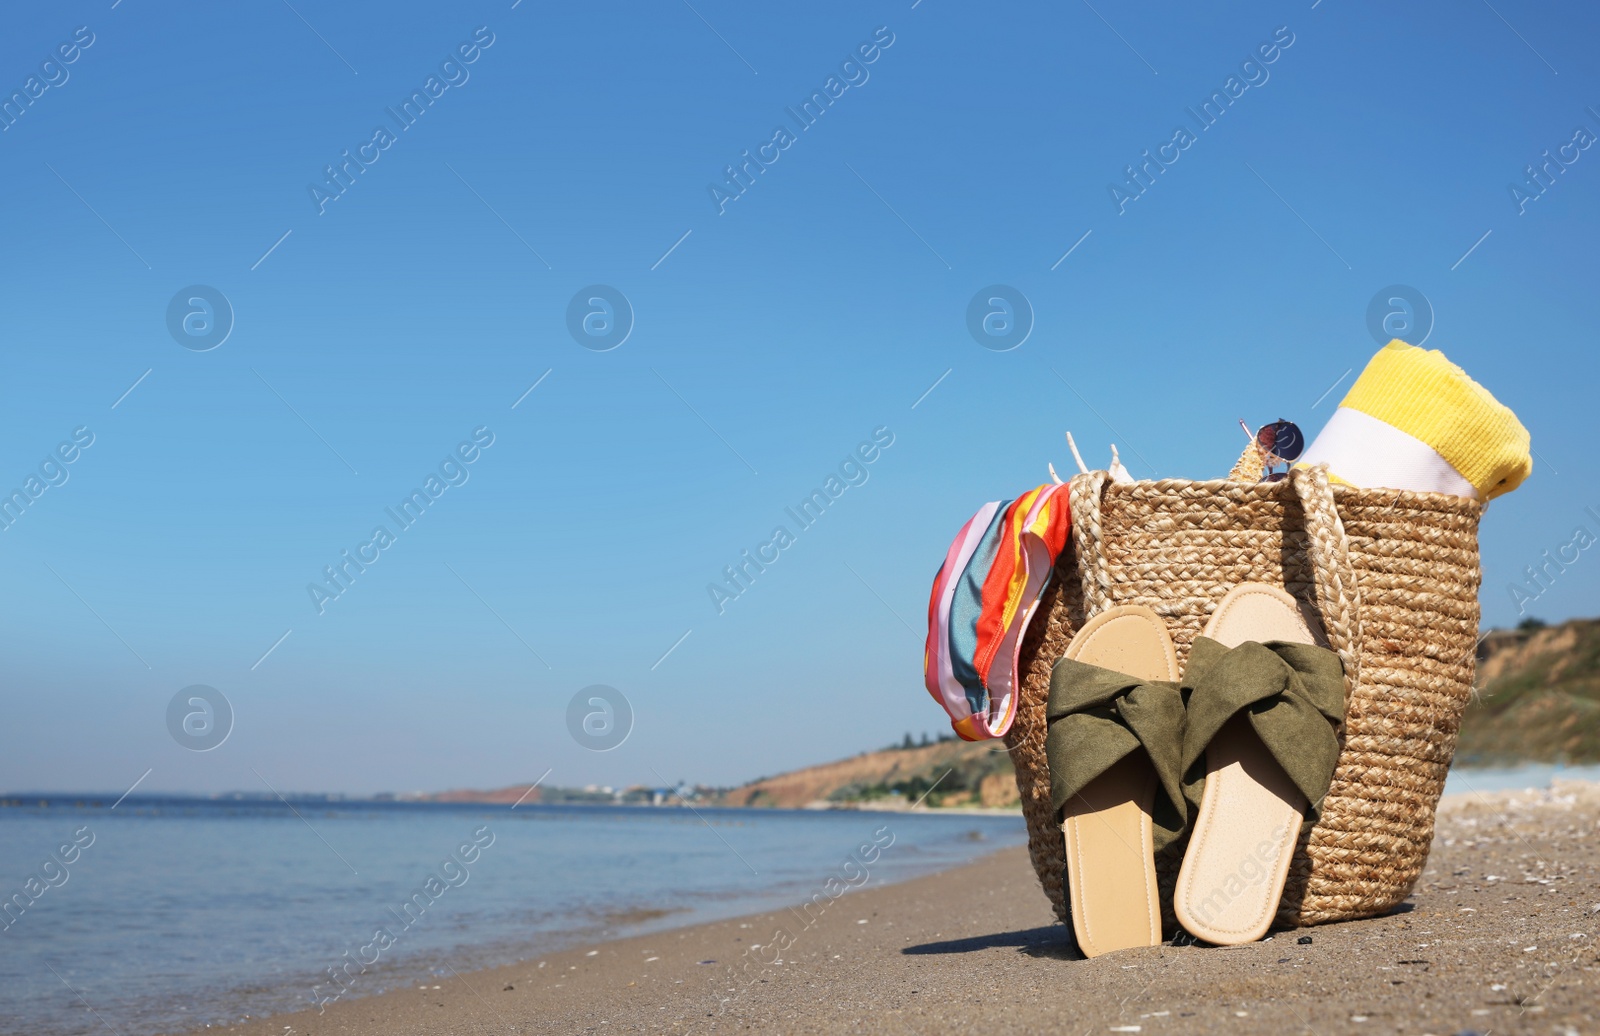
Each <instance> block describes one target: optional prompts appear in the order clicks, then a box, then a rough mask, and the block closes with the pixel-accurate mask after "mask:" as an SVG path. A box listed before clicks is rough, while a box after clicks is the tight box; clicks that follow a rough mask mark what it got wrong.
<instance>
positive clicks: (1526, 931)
mask: <svg viewBox="0 0 1600 1036" xmlns="http://www.w3.org/2000/svg"><path fill="white" fill-rule="evenodd" d="M1597 831H1600V785H1594V784H1588V783H1580V782H1559V781H1558V782H1556V783H1555V784H1554V785H1553V786H1552V787H1551V788H1548V789H1542V790H1519V791H1502V792H1471V793H1467V794H1461V795H1452V796H1449V797H1448V798H1446V799H1445V800H1444V801H1443V802H1442V803H1441V806H1440V814H1439V828H1438V832H1437V835H1436V838H1435V842H1434V847H1433V852H1432V855H1431V857H1430V859H1429V861H1428V864H1427V867H1426V869H1425V871H1424V873H1423V875H1422V877H1421V878H1420V879H1419V881H1418V883H1417V887H1416V890H1415V891H1414V893H1413V895H1412V897H1411V898H1410V899H1408V900H1407V901H1406V903H1404V904H1402V906H1401V908H1400V909H1399V910H1397V911H1396V912H1394V913H1391V914H1389V915H1386V916H1384V917H1379V918H1372V919H1369V920H1364V921H1353V922H1345V923H1341V924H1333V925H1323V926H1318V927H1315V928H1309V929H1302V930H1297V931H1288V932H1282V931H1280V932H1275V933H1273V935H1272V936H1271V937H1269V939H1267V940H1266V941H1263V942H1259V943H1251V944H1248V945H1245V946H1240V947H1232V948H1227V949H1220V948H1212V947H1203V946H1172V945H1163V946H1160V947H1152V948H1150V949H1147V950H1132V951H1125V952H1123V953H1118V954H1111V955H1108V956H1106V957H1101V958H1097V959H1095V960H1090V961H1085V960H1077V959H1073V955H1072V954H1071V953H1070V952H1069V950H1068V940H1067V933H1066V930H1065V928H1063V927H1062V926H1060V925H1058V924H1056V923H1055V919H1054V915H1053V914H1052V912H1051V910H1050V908H1049V906H1048V904H1047V902H1046V900H1045V898H1044V895H1043V894H1042V892H1040V890H1039V887H1038V883H1037V881H1036V880H1035V878H1034V875H1033V871H1032V868H1031V866H1030V865H1029V863H1028V858H1027V851H1026V849H1023V848H1016V847H1013V848H1008V849H1003V850H1000V851H998V852H995V853H991V854H988V855H986V856H984V857H981V858H979V859H978V860H976V861H975V862H972V863H968V864H964V865H962V866H958V867H955V868H951V869H947V870H944V871H939V872H936V873H933V874H928V875H923V876H921V877H915V878H910V879H907V880H904V881H901V882H897V883H894V884H875V883H872V882H870V881H869V882H867V883H865V884H864V885H863V886H862V887H860V888H859V889H857V890H855V891H848V892H845V893H843V894H841V895H840V896H839V897H838V898H836V899H832V900H826V897H813V901H812V902H809V903H808V904H801V905H797V906H795V907H790V908H785V909H779V910H773V911H765V912H761V913H757V914H751V915H746V916H743V917H736V918H730V919H727V920H722V921H711V922H703V923H699V924H692V925H688V926H684V927H667V928H663V929H661V930H657V931H653V932H649V933H646V934H642V935H632V936H627V937H623V938H618V939H610V940H606V941H601V942H594V943H588V944H580V945H576V946H570V947H568V948H565V949H561V950H557V951H555V952H550V953H546V954H543V955H540V956H536V957H529V958H527V959H525V960H523V961H520V962H518V963H514V964H508V965H503V966H499V967H492V968H484V969H480V970H469V971H458V970H457V969H455V968H454V967H451V966H449V965H447V968H448V970H449V971H450V972H451V975H450V976H449V977H447V978H439V979H436V980H435V981H432V982H428V983H425V987H426V988H415V987H413V988H406V989H391V990H389V991H388V992H384V993H376V994H371V995H366V996H361V997H358V998H351V999H348V1000H341V1001H339V1002H337V1003H335V1004H332V1005H331V1006H329V1007H328V1008H327V1009H326V1011H325V1013H322V1014H318V1013H317V1012H316V1011H315V1010H303V1011H299V1012H293V1013H287V1014H281V1015H274V1016H271V1017H268V1018H262V1019H251V1020H249V1021H246V1022H241V1023H236V1024H233V1025H213V1026H211V1027H209V1028H206V1029H199V1030H192V1031H193V1032H212V1033H215V1032H218V1031H227V1032H230V1033H239V1034H241V1036H317V1034H321V1036H329V1034H345V1036H368V1034H374V1036H375V1034H379V1033H384V1034H388V1033H417V1034H423V1033H442V1032H460V1031H471V1030H474V1029H476V1028H479V1027H483V1026H488V1027H490V1028H491V1029H493V1030H495V1031H501V1032H514V1033H547V1032H548V1033H558V1032H559V1033H567V1032H573V1031H593V1030H595V1029H597V1028H600V1027H603V1028H605V1029H607V1030H613V1031H619V1032H635V1031H636V1032H647V1031H648V1032H669V1033H670V1032H675V1033H688V1032H690V1031H696V1032H705V1031H714V1030H723V1031H729V1030H734V1029H737V1030H741V1031H744V1030H752V1029H753V1030H754V1031H784V1032H833V1031H839V1030H841V1029H850V1030H852V1031H856V1030H859V1031H869V1032H889V1033H898V1032H957V1031H965V1030H968V1029H970V1028H971V1027H972V1026H974V1025H977V1024H982V1025H984V1026H985V1027H986V1028H994V1029H996V1030H997V1031H1000V1032H1030V1031H1039V1030H1040V1029H1054V1028H1061V1027H1063V1026H1071V1027H1072V1029H1073V1031H1075V1032H1080V1031H1084V1029H1085V1028H1089V1029H1090V1030H1091V1031H1100V1032H1104V1031H1106V1030H1107V1029H1109V1028H1112V1027H1114V1026H1130V1025H1139V1026H1141V1030H1140V1031H1142V1032H1145V1033H1165V1032H1170V1033H1179V1032H1213V1031H1215V1032H1224V1031H1228V1032H1234V1031H1261V1032H1279V1031H1283V1030H1284V1029H1286V1028H1287V1029H1292V1030H1294V1031H1304V1030H1305V1029H1306V1028H1307V1027H1309V1026H1310V1024H1311V1020H1312V1019H1313V1018H1315V1019H1316V1020H1317V1021H1316V1031H1317V1032H1323V1033H1325V1032H1331V1031H1340V1032H1343V1031H1377V1030H1376V1029H1373V1028H1372V1027H1370V1026H1367V1027H1366V1028H1365V1029H1363V1026H1365V1023H1366V1022H1368V1021H1369V1020H1370V1021H1371V1022H1374V1023H1380V1024H1379V1026H1378V1028H1382V1029H1384V1030H1387V1031H1397V1030H1398V1031H1404V1032H1418V1033H1420V1032H1424V1031H1431V1032H1461V1031H1479V1032H1481V1031H1485V1030H1487V1029H1490V1028H1493V1029H1495V1030H1504V1029H1506V1028H1510V1027H1523V1026H1528V1025H1532V1024H1535V1023H1537V1025H1538V1026H1539V1027H1540V1028H1541V1030H1543V1031H1551V1030H1550V1026H1552V1025H1554V1026H1556V1029H1555V1031H1560V1024H1558V1022H1559V1023H1562V1024H1570V1025H1573V1026H1577V1027H1578V1028H1579V1030H1580V1031H1590V1030H1592V1029H1593V1027H1594V1023H1595V1020H1596V1015H1597V1013H1600V996H1597V995H1596V990H1597V986H1600V858H1597V856H1600V854H1596V853H1594V852H1593V851H1592V850H1591V849H1589V848H1587V846H1586V841H1585V840H1586V839H1588V838H1592V837H1593V836H1594V834H1595V833H1596V832H1597ZM819 898H820V899H822V900H825V902H823V903H820V904H819V903H818V902H816V901H817V900H818V899H819ZM1306 936H1309V937H1310V938H1311V939H1312V942H1311V943H1310V944H1302V943H1300V942H1299V941H1298V940H1299V939H1300V938H1301V937H1306ZM1513 944H1514V945H1513ZM1067 988H1070V989H1071V990H1072V992H1071V995H1050V993H1049V991H1050V990H1052V989H1055V990H1064V989H1067ZM1120 1031H1132V1030H1128V1029H1125V1028H1124V1029H1121V1030H1120Z"/></svg>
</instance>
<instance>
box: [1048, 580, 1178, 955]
mask: <svg viewBox="0 0 1600 1036" xmlns="http://www.w3.org/2000/svg"><path fill="white" fill-rule="evenodd" d="M1066 657H1067V658H1071V659H1076V660H1077V661H1079V662H1083V663H1086V664H1088V665H1095V666H1100V667H1101V668H1103V669H1111V670H1115V671H1116V672H1119V673H1126V674H1127V675H1129V676H1132V677H1135V678H1137V679H1139V680H1151V681H1153V680H1176V679H1177V678H1178V657H1177V652H1176V650H1175V649H1174V648H1173V644H1172V638H1171V637H1170V636H1169V635H1168V634H1167V629H1166V625H1165V624H1164V623H1163V622H1162V621H1161V618H1160V616H1158V615H1156V613H1155V612H1153V611H1151V610H1150V609H1149V608H1146V607H1144V606H1142V605H1119V606H1117V607H1113V608H1108V609H1107V610H1105V611H1104V612H1101V613H1100V614H1099V615H1096V616H1095V617H1094V618H1092V619H1090V620H1089V621H1088V622H1086V623H1084V625H1083V628H1082V629H1080V630H1079V631H1078V633H1077V635H1076V636H1074V637H1073V638H1072V643H1071V644H1069V645H1068V646H1067V651H1066ZM1156 787H1157V779H1156V772H1155V769H1154V767H1152V766H1151V765H1150V761H1149V760H1148V759H1147V758H1146V757H1145V756H1144V755H1143V753H1140V752H1135V753H1133V754H1132V755H1130V756H1128V757H1127V758H1125V759H1123V760H1122V761H1121V762H1119V763H1117V764H1116V765H1115V766H1113V767H1111V768H1110V769H1109V770H1107V771H1106V772H1105V773H1103V774H1101V775H1100V776H1099V777H1096V778H1095V779H1094V780H1093V781H1091V782H1090V783H1089V784H1088V785H1087V786H1086V787H1085V788H1084V789H1083V791H1082V792H1080V793H1079V794H1078V795H1076V796H1074V797H1073V798H1072V799H1071V800H1069V801H1068V802H1067V804H1066V805H1065V806H1063V807H1062V810H1061V815H1062V825H1061V829H1062V834H1063V836H1064V837H1065V839H1066V850H1067V886H1068V896H1069V897H1070V899H1069V902H1070V905H1071V912H1072V926H1073V930H1074V932H1075V933H1076V934H1077V937H1078V947H1079V949H1081V950H1082V951H1083V954H1084V956H1086V957H1097V956H1099V955H1100V954H1102V953H1108V952H1110V951H1112V950H1121V949H1127V948H1129V947H1133V946H1157V945H1159V944H1160V943H1161V905H1160V900H1159V897H1158V894H1157V890H1156V872H1155V859H1154V847H1153V844H1152V832H1151V819H1150V815H1151V808H1152V805H1153V804H1154V801H1155V793H1156Z"/></svg>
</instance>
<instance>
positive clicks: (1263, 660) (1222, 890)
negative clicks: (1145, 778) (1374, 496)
mask: <svg viewBox="0 0 1600 1036" xmlns="http://www.w3.org/2000/svg"><path fill="white" fill-rule="evenodd" d="M1343 672H1344V671H1343V667H1342V666H1341V664H1340V662H1339V658H1338V656H1337V655H1335V654H1334V653H1333V652H1332V651H1330V650H1328V648H1327V646H1326V640H1325V639H1323V638H1322V637H1321V636H1320V635H1318V634H1314V633H1313V632H1312V628H1311V626H1310V625H1309V624H1308V623H1307V621H1306V619H1305V617H1303V616H1302V614H1301V610H1300V606H1299V605H1298V603H1297V602H1296V601H1295V599H1294V598H1293V597H1291V596H1289V594H1287V593H1285V592H1284V591H1283V590H1280V589H1278V588H1277V587H1274V586H1267V585H1265V584H1261V583H1245V584H1242V585H1240V586H1237V587H1235V588H1234V589H1233V590H1232V591H1230V592H1229V593H1228V595H1227V596H1226V597H1224V598H1223V599H1222V601H1221V603H1220V604H1218V605H1217V610H1216V613H1215V614H1214V615H1213V616H1212V617H1211V621H1210V623H1208V624H1207V626H1206V629H1205V633H1204V635H1202V636H1200V637H1198V638H1196V640H1195V642H1194V645H1193V647H1192V648H1191V649H1190V654H1189V666H1188V670H1187V671H1186V672H1185V674H1184V681H1183V697H1184V703H1185V706H1186V722H1185V730H1184V744H1183V763H1182V765H1183V772H1184V773H1185V775H1187V776H1190V777H1191V778H1192V777H1193V776H1195V772H1196V771H1199V770H1201V769H1203V772H1204V776H1205V787H1204V791H1203V792H1202V793H1201V796H1200V801H1199V803H1198V804H1197V805H1195V806H1194V808H1193V823H1194V827H1193V830H1192V832H1191V833H1190V838H1189V845H1188V848H1187V849H1186V851H1185V853H1184V858H1183V866H1182V867H1181V868H1180V869H1179V871H1178V883H1177V887H1176V889H1175V890H1174V893H1173V907H1174V910H1175V912H1176V914H1177V917H1178V921H1179V923H1180V924H1182V925H1183V927H1184V928H1185V929H1187V930H1188V931H1189V932H1190V934H1192V935H1194V936H1195V937H1196V938H1199V939H1203V940H1205V941H1206V942H1209V943H1215V944H1218V945H1224V946H1232V945H1237V944H1239V943H1246V942H1253V941H1255V940H1256V939H1259V938H1261V937H1262V936H1263V935H1265V934H1266V933H1267V929H1268V928H1269V927H1270V926H1271V924H1272V918H1273V915H1274V914H1275V913H1277V909H1278V901H1279V899H1280V898H1282V896H1283V886H1284V882H1285V880H1286V879H1287V877H1288V873H1289V863H1290V861H1291V860H1292V859H1293V857H1294V850H1295V846H1296V844H1297V843H1298V841H1299V836H1300V829H1301V824H1302V822H1303V821H1304V820H1305V819H1306V818H1307V817H1308V816H1310V817H1315V815H1316V810H1317V808H1318V807H1319V806H1320V805H1321V802H1322V799H1323V796H1325V795H1326V794H1327V793H1328V786H1329V784H1330V783H1331V782H1332V780H1333V771H1334V767H1335V766H1336V765H1337V764H1338V761H1339V731H1340V728H1341V726H1342V724H1343V722H1344V704H1345V703H1344V675H1343ZM1191 805H1194V804H1191Z"/></svg>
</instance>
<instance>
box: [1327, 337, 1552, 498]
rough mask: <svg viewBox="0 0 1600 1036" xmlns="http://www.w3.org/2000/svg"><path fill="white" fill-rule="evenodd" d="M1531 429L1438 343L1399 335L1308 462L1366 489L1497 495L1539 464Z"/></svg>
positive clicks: (1356, 389)
mask: <svg viewBox="0 0 1600 1036" xmlns="http://www.w3.org/2000/svg"><path fill="white" fill-rule="evenodd" d="M1528 450H1529V438H1528V430H1527V429H1526V428H1524V427H1522V422H1521V421H1518V420H1517V415H1516V414H1514V413H1512V412H1511V410H1510V408H1508V407H1506V406H1505V405H1504V404H1502V403H1501V402H1500V401H1499V400H1497V399H1495V398H1494V396H1492V395H1490V394H1489V390H1488V389H1486V388H1484V387H1483V386H1482V385H1479V384H1478V383H1477V382H1476V381H1473V380H1472V379H1471V378H1470V377H1468V376H1467V373H1466V371H1463V370H1462V369H1461V368H1460V367H1457V366H1456V365H1455V364H1453V363H1451V362H1450V361H1449V360H1448V359H1446V358H1445V355H1444V353H1442V352H1440V351H1439V350H1437V349H1419V348H1417V347H1416V346H1414V345H1408V344H1406V343H1405V342H1402V341H1400V339H1398V338H1396V339H1395V340H1394V341H1392V342H1390V343H1389V344H1388V345H1386V346H1384V347H1383V348H1382V349H1380V350H1378V353H1377V355H1375V356H1374V357H1373V358H1372V360H1371V361H1370V362H1369V363H1368V364H1367V367H1366V369H1365V370H1363V371H1362V372H1361V376H1360V377H1359V378H1357V379H1356V383H1355V384H1354V385H1352V386H1351V388H1350V392H1349V393H1348V394H1347V395H1346V396H1345V397H1344V400H1343V402H1341V403H1340V404H1339V409H1338V410H1337V411H1336V412H1335V413H1334V415H1333V417H1332V418H1331V419H1330V420H1329V421H1328V423H1327V425H1326V426H1325V427H1324V428H1323V429H1322V431H1321V433H1319V434H1318V435H1317V437H1316V439H1315V440H1313V441H1312V443H1311V445H1310V446H1309V447H1308V448H1307V449H1306V452H1305V454H1304V455H1303V456H1302V457H1301V458H1300V462H1299V463H1300V465H1301V466H1310V465H1315V464H1327V465H1328V473H1329V476H1330V477H1331V478H1332V479H1333V480H1334V481H1335V482H1344V483H1347V484H1349V485H1353V486H1362V487H1366V488H1374V489H1376V488H1386V489H1409V490H1414V491H1417V492H1430V493H1449V494H1452V495H1454V496H1464V497H1468V498H1470V499H1474V500H1492V499H1494V498H1495V497H1497V496H1500V495H1501V494H1503V493H1509V492H1511V491H1512V490H1513V489H1515V488H1517V486H1519V485H1521V484H1522V480H1523V479H1525V478H1527V477H1528V473H1529V472H1531V471H1532V470H1533V459H1532V458H1531V457H1530V456H1529V455H1528Z"/></svg>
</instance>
